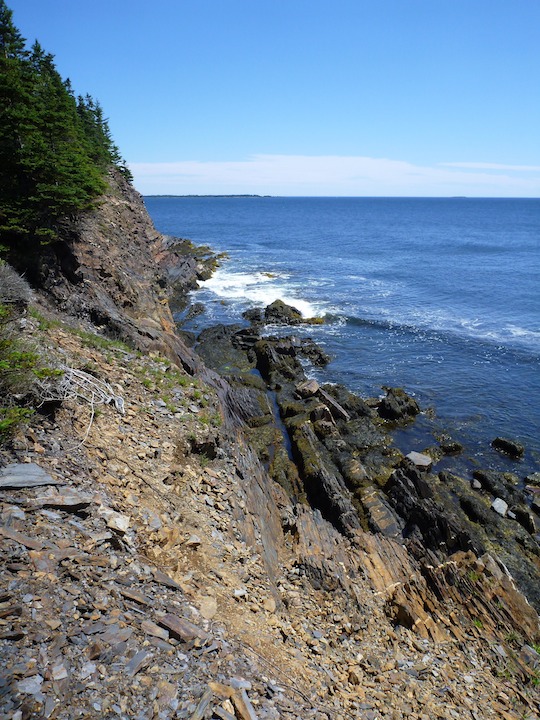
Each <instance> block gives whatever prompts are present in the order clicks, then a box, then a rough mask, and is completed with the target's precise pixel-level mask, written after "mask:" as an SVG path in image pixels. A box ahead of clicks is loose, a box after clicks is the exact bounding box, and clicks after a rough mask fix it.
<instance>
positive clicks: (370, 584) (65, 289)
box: [0, 178, 540, 720]
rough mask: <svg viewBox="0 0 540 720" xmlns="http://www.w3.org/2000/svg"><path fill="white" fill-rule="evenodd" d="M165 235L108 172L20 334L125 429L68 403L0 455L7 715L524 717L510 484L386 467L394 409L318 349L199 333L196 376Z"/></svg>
mask: <svg viewBox="0 0 540 720" xmlns="http://www.w3.org/2000/svg"><path fill="white" fill-rule="evenodd" d="M171 245H174V243H172V242H171V241H170V240H164V239H163V238H161V236H159V234H158V233H156V231H155V230H154V229H153V227H152V225H151V223H150V221H149V219H148V217H147V216H146V214H145V211H144V206H143V205H142V202H141V199H140V197H139V196H138V195H137V194H136V193H135V192H134V191H133V190H132V189H131V188H129V187H127V186H124V185H123V181H122V180H121V179H120V178H114V179H113V180H112V184H111V191H110V194H109V195H108V197H107V198H104V200H103V203H102V205H101V206H100V208H98V209H97V210H96V211H95V212H94V213H93V214H92V215H91V216H89V217H88V218H86V219H85V220H84V222H83V223H82V224H81V228H80V232H79V234H78V235H77V236H76V237H73V239H72V242H71V243H70V244H69V245H66V246H65V247H63V248H62V249H60V248H57V249H56V255H55V258H54V267H51V272H50V273H49V276H48V278H47V281H46V283H45V293H44V294H42V295H41V301H40V303H41V305H40V308H39V312H41V313H43V314H44V319H43V320H42V321H40V320H39V319H36V317H37V313H34V315H35V316H36V317H31V318H29V319H28V322H27V325H26V329H25V332H26V333H28V334H29V336H31V337H32V338H33V340H34V342H36V343H37V344H42V345H43V346H46V347H47V349H48V352H50V353H51V354H52V355H54V354H56V356H57V357H58V358H59V362H60V360H61V364H62V365H63V366H70V367H76V368H79V369H80V372H81V373H85V374H86V375H87V377H88V378H89V382H91V378H92V377H96V378H102V379H103V380H106V381H107V382H108V383H109V384H111V386H113V387H114V388H115V390H114V392H115V393H117V394H118V397H121V398H122V400H123V402H122V405H121V406H122V408H123V409H124V414H120V413H119V412H118V411H117V409H116V408H115V407H114V406H112V405H111V406H105V407H103V408H96V407H95V404H94V400H93V399H92V396H91V395H90V396H87V397H86V399H84V398H81V397H80V396H79V395H77V393H72V394H67V395H66V397H65V398H64V399H63V400H62V401H60V402H58V403H57V404H55V406H54V408H48V409H47V413H45V414H44V416H41V417H40V416H36V417H35V418H34V420H32V422H30V424H29V425H28V426H27V427H26V428H25V429H24V431H22V432H21V433H20V434H19V436H17V437H16V438H15V439H14V441H13V442H12V443H11V445H10V446H7V447H5V448H3V449H1V450H0V464H1V465H2V466H6V467H7V468H8V469H7V470H6V471H5V472H4V473H3V474H0V503H1V515H2V525H1V526H0V553H2V557H3V561H4V562H3V563H2V566H1V569H0V578H1V582H2V595H1V598H0V623H1V625H0V653H1V655H2V661H3V663H2V664H3V668H4V678H3V679H2V681H1V684H0V690H1V693H0V696H1V700H0V703H1V707H2V712H3V713H4V716H6V717H17V718H21V719H22V718H32V717H35V718H38V717H45V718H49V717H50V718H53V717H56V718H66V719H67V718H72V717H76V716H77V713H79V714H80V716H84V717H89V718H102V717H156V718H173V717H175V718H186V719H187V718H189V719H190V720H195V719H196V718H197V719H199V720H203V718H206V719H207V720H209V719H210V718H214V719H215V718H222V719H225V720H231V719H233V720H234V719H235V718H236V720H257V718H258V719H259V720H265V719H266V720H277V719H278V718H283V720H294V719H297V718H299V717H301V718H306V719H308V718H313V719H316V720H323V719H324V718H327V719H329V718H331V719H332V720H348V718H366V719H367V718H369V719H370V720H375V718H389V719H390V718H392V720H398V719H399V718H422V717H435V718H437V717H439V718H449V717H455V718H460V717H465V716H471V717H476V718H490V717H502V718H509V719H515V720H517V719H518V718H519V717H526V716H527V713H528V714H529V715H530V717H534V716H535V715H536V714H538V711H539V710H540V700H539V698H538V691H537V683H538V663H539V661H540V658H539V657H538V655H537V652H536V649H537V647H538V646H537V643H538V642H539V641H540V626H539V620H538V615H537V613H536V611H535V609H534V608H533V606H532V605H531V604H529V603H528V601H527V600H526V599H525V596H524V595H523V593H522V592H521V591H520V588H522V587H528V584H527V583H532V582H533V581H534V578H535V577H537V575H535V573H537V572H538V565H537V562H538V561H537V557H538V553H537V552H536V550H535V548H537V544H536V541H535V539H534V536H533V530H535V527H534V519H532V520H531V518H530V517H529V518H528V519H527V512H530V511H529V510H528V508H527V507H526V505H525V504H524V502H523V501H524V497H523V495H522V491H520V490H519V489H517V488H515V486H514V485H513V484H512V482H511V479H510V478H508V477H504V478H501V477H499V476H497V475H493V474H489V472H488V471H484V473H483V474H478V475H477V478H476V480H477V482H478V483H479V485H480V488H479V489H478V490H475V489H473V488H471V486H470V484H469V483H467V482H465V481H463V480H462V479H461V478H459V477H457V476H454V475H452V474H451V473H448V472H446V473H439V475H435V474H434V472H433V469H432V468H431V466H430V464H429V463H420V462H418V463H417V462H415V461H414V457H413V458H412V459H411V458H403V457H402V455H401V453H399V452H398V451H397V450H396V449H395V448H394V447H393V446H392V444H391V440H390V436H389V434H388V428H389V427H391V426H394V425H395V423H396V422H400V421H402V420H403V421H407V422H408V421H410V418H412V417H413V416H414V415H415V414H416V412H417V406H415V402H414V400H412V399H411V398H408V396H406V395H405V394H404V393H402V391H395V390H393V391H389V392H388V394H387V402H385V401H384V400H383V401H379V400H367V401H366V400H362V399H361V398H358V397H356V396H355V395H354V394H352V393H350V392H349V391H348V390H347V389H346V388H344V387H340V386H330V385H324V386H321V385H319V383H318V382H316V381H315V380H313V379H310V378H308V377H306V374H305V366H306V363H311V364H312V365H313V366H316V365H317V364H324V363H325V362H328V358H327V356H326V355H325V354H324V352H323V351H322V349H321V348H318V347H317V346H316V345H315V344H314V343H313V342H312V341H309V340H306V339H305V338H298V337H295V336H294V335H291V336H288V337H280V338H272V337H266V336H264V337H261V336H260V334H259V330H258V326H260V324H261V323H262V322H263V319H262V315H259V316H258V318H259V319H255V318H254V316H253V317H252V318H251V321H252V325H251V327H247V328H246V327H241V326H238V327H234V328H224V327H222V328H217V329H214V330H210V331H206V332H205V333H203V335H202V336H201V338H199V341H200V345H199V350H200V352H201V356H202V357H203V358H204V360H205V362H206V363H207V364H208V365H210V369H209V368H208V367H207V366H206V365H205V364H204V363H203V361H202V360H201V359H200V358H199V357H198V356H197V355H195V353H194V351H193V350H192V349H189V348H187V347H186V345H185V344H184V343H183V342H182V341H181V340H180V339H179V338H178V336H177V335H176V334H175V330H174V324H173V322H172V316H171V312H170V309H169V306H168V300H169V298H170V296H171V292H172V291H171V289H170V287H169V285H168V280H167V279H166V276H168V277H169V278H171V277H174V278H175V280H176V281H178V280H179V278H181V282H180V283H177V288H179V289H178V292H185V289H187V288H189V287H191V286H192V283H193V281H194V279H196V277H197V274H198V273H200V272H201V268H200V261H201V258H200V257H197V256H196V254H195V260H194V261H192V259H189V253H188V255H187V256H185V257H184V259H183V260H182V253H181V252H180V251H179V247H180V246H179V245H178V244H177V245H176V247H171ZM182 247H183V248H184V250H185V249H186V246H185V245H182ZM156 258H157V260H158V261H159V263H160V265H158V264H157V262H156ZM51 262H52V260H51ZM169 262H170V263H172V265H171V267H172V269H170V267H169ZM182 288H183V289H182ZM51 298H52V300H53V301H54V307H53V306H52V304H51ZM59 310H60V314H59ZM76 318H77V321H81V322H83V323H84V326H85V329H86V333H84V334H83V333H81V332H80V331H79V330H77V329H75V330H74V329H73V328H72V327H71V324H72V323H73V322H75V319H76ZM47 320H49V324H48V325H47ZM52 320H54V322H50V321H52ZM291 329H292V328H291ZM90 330H91V331H92V332H94V333H97V335H95V336H94V335H92V336H90V335H89V334H88V331H90ZM103 335H109V336H111V335H116V336H117V337H121V338H124V339H125V340H127V341H129V343H131V345H132V347H127V346H118V344H115V343H109V342H107V341H104V339H103ZM91 337H95V338H96V339H99V342H97V340H96V342H95V343H94V344H92V343H91V342H90V338H91ZM224 358H227V362H224ZM218 370H219V371H220V372H221V375H218V374H217V372H216V371H218ZM89 398H90V401H89ZM381 408H383V409H382V412H381ZM44 410H45V409H44ZM98 410H99V411H98ZM385 418H386V419H385ZM531 482H532V480H531ZM43 483H45V484H43ZM495 493H496V494H497V495H498V496H499V497H501V499H504V501H505V502H507V503H508V506H509V509H510V512H513V513H514V515H515V519H513V518H512V517H508V515H509V513H508V514H507V516H505V517H502V516H500V515H499V514H497V513H496V512H494V511H493V510H491V508H490V502H491V501H492V499H493V498H492V494H495ZM519 513H521V515H520V514H519ZM527 524H528V526H529V527H528V529H526V526H527ZM508 535H512V537H513V538H514V539H513V540H512V542H517V543H519V544H520V545H521V547H522V548H523V549H524V550H525V553H524V555H523V557H525V559H526V562H524V563H523V564H520V565H519V566H518V565H517V564H515V563H514V565H513V566H512V565H511V563H512V553H511V552H510V550H508V547H509V546H508V544H507V541H508ZM505 553H506V555H505ZM535 563H536V565H535ZM533 599H535V601H536V598H533ZM535 648H536V649H535Z"/></svg>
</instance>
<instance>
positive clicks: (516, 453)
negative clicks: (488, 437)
mask: <svg viewBox="0 0 540 720" xmlns="http://www.w3.org/2000/svg"><path fill="white" fill-rule="evenodd" d="M491 446H492V447H493V448H494V449H495V450H498V451H499V452H501V453H504V454H505V455H508V456H509V457H511V458H514V459H515V460H519V458H521V457H523V455H524V453H525V448H524V447H523V445H522V444H521V443H519V442H517V441H516V440H511V439H509V438H503V437H496V438H495V440H493V442H492V443H491Z"/></svg>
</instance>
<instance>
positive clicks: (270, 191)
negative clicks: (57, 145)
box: [130, 155, 540, 197]
mask: <svg viewBox="0 0 540 720" xmlns="http://www.w3.org/2000/svg"><path fill="white" fill-rule="evenodd" d="M130 168H131V170H132V172H133V174H134V177H135V185H136V187H137V188H138V189H139V190H140V191H141V192H142V193H143V194H147V195H152V194H172V195H174V194H177V195H186V194H194V195H197V194H201V195H204V194H209V195H212V194H259V195H338V196H339V195H353V196H362V195H364V196H392V195H398V196H399V195H404V196H407V195H413V196H414V195H416V196H448V195H470V196H476V197H482V196H487V197H538V196H540V168H538V167H533V166H518V165H516V166H514V165H498V164H495V163H440V164H439V165H436V166H422V165H414V164H412V163H408V162H405V161H402V160H389V159H386V158H370V157H359V156H351V157H345V156H333V155H321V156H307V155H253V156H250V157H248V158H247V159H245V160H236V161H220V162H215V161H211V162H202V161H197V160H189V161H181V162H169V163H130Z"/></svg>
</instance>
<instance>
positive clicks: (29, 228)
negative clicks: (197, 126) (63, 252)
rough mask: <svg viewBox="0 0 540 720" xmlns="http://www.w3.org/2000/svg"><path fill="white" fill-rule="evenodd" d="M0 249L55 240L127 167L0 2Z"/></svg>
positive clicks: (100, 122) (83, 102) (87, 105)
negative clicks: (114, 171)
mask: <svg viewBox="0 0 540 720" xmlns="http://www.w3.org/2000/svg"><path fill="white" fill-rule="evenodd" d="M0 128H1V129H2V131H1V133H0V252H3V253H4V254H8V255H9V256H10V257H11V258H13V259H17V258H19V265H21V262H20V259H21V258H24V257H25V256H28V253H30V254H35V253H39V248H40V246H41V245H43V244H48V243H50V242H53V241H55V240H57V239H59V238H61V237H62V236H63V235H64V234H65V233H66V231H67V230H68V229H69V226H70V224H71V223H72V222H73V220H74V219H75V218H76V217H77V216H78V215H80V214H81V213H82V212H84V211H86V210H88V209H89V208H91V207H92V205H93V203H94V202H95V200H96V198H97V197H98V196H99V195H100V194H101V193H103V191H104V190H105V187H106V183H105V179H104V178H105V174H106V172H107V170H108V169H109V168H110V167H111V166H116V167H117V168H118V169H119V170H120V172H122V173H123V174H124V176H125V177H127V178H128V180H129V179H130V173H129V170H128V169H127V168H126V166H125V162H124V161H123V160H122V158H121V156H120V153H119V151H118V148H117V147H116V145H115V144H114V143H113V141H112V138H111V133H110V130H109V126H108V123H107V120H106V119H105V118H104V116H103V111H102V109H101V107H100V106H99V104H98V103H96V102H95V101H94V100H93V99H92V98H91V97H90V96H88V95H87V96H86V98H81V97H80V98H79V99H78V100H75V97H74V95H73V91H72V89H71V85H70V83H69V81H63V80H62V78H61V77H60V75H59V73H58V72H57V70H56V68H55V65H54V62H53V56H52V55H50V54H49V53H46V52H44V50H43V48H42V47H41V46H40V45H39V43H38V42H36V43H34V45H33V47H32V48H31V50H30V51H29V50H28V49H26V47H25V41H24V38H22V36H21V35H20V33H19V31H18V30H17V28H16V27H15V26H14V24H13V21H12V12H11V10H9V9H8V7H7V5H6V3H5V0H0Z"/></svg>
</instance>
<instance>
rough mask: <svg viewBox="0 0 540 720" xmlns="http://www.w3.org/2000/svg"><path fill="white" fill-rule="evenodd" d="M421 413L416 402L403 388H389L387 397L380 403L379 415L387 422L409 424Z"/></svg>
mask: <svg viewBox="0 0 540 720" xmlns="http://www.w3.org/2000/svg"><path fill="white" fill-rule="evenodd" d="M419 412H420V407H419V405H418V403H417V402H416V400H415V399H414V398H412V397H411V396H410V395H407V393H406V392H405V391H404V390H403V389H402V388H387V389H386V396H385V397H384V398H383V399H382V400H381V401H380V402H379V405H378V413H379V415H380V416H381V417H382V418H384V419H385V420H392V421H394V422H408V421H410V420H411V419H412V418H414V417H415V416H416V415H418V413H419Z"/></svg>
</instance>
